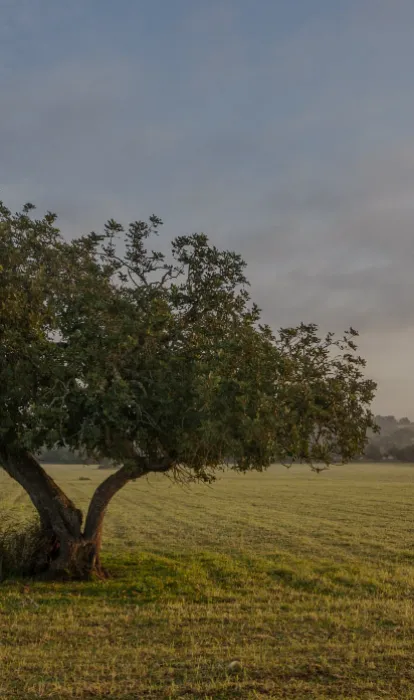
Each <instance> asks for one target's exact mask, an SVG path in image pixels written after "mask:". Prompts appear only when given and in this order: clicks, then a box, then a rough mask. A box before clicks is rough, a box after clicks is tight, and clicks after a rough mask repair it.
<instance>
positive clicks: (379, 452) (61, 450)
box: [40, 416, 414, 466]
mask: <svg viewBox="0 0 414 700" xmlns="http://www.w3.org/2000/svg"><path fill="white" fill-rule="evenodd" d="M375 420H376V422H377V424H378V425H379V427H380V429H381V432H380V433H378V434H375V433H370V434H369V435H368V437H369V442H368V444H367V447H366V449H365V452H364V454H363V455H361V459H363V460H368V461H370V462H382V461H385V460H394V461H398V462H413V463H414V423H412V422H411V421H410V419H409V418H400V419H397V418H395V416H376V417H375ZM40 461H41V462H43V463H44V464H94V461H93V460H90V459H86V458H85V457H82V456H81V455H79V454H77V453H75V452H71V451H70V450H68V449H67V448H66V447H56V448H54V449H53V450H42V452H41V454H40ZM101 464H102V466H110V464H109V463H108V462H107V460H102V462H101Z"/></svg>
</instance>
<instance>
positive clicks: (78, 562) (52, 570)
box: [0, 446, 171, 579]
mask: <svg viewBox="0 0 414 700" xmlns="http://www.w3.org/2000/svg"><path fill="white" fill-rule="evenodd" d="M0 463H1V466H2V467H3V468H4V469H5V471H6V472H7V474H9V476H11V478H12V479H14V480H15V481H17V483H18V484H20V486H22V487H23V489H24V490H25V491H26V492H27V493H28V495H29V497H30V499H31V501H32V503H33V505H34V506H35V508H36V510H37V512H38V514H39V517H40V522H41V526H42V531H43V535H44V542H45V546H44V548H45V551H42V552H39V553H38V560H37V562H35V564H34V566H33V567H32V569H31V573H32V574H39V573H42V574H45V575H46V576H48V577H51V578H60V577H61V576H65V577H66V576H67V577H70V578H75V579H87V578H90V577H92V576H93V575H97V576H100V577H104V576H106V572H105V571H104V570H103V568H102V566H101V562H100V551H101V544H102V527H103V521H104V517H105V514H106V511H107V508H108V505H109V503H110V501H111V500H112V498H113V497H114V496H115V494H116V493H118V491H120V489H122V488H123V487H124V486H125V485H126V484H127V483H128V482H129V481H132V480H135V479H137V478H139V477H141V476H144V475H145V474H148V473H149V472H166V471H168V469H169V468H170V466H171V461H170V460H168V459H167V458H166V459H164V460H160V461H155V462H154V463H153V464H151V465H148V463H147V461H146V460H145V459H144V458H142V457H139V456H137V455H135V459H134V462H132V461H130V462H129V464H128V466H124V467H121V469H119V470H118V471H116V472H114V473H113V474H111V475H110V476H109V477H108V478H107V479H105V481H103V482H102V483H101V484H100V485H99V486H98V487H97V489H96V491H95V493H94V495H93V497H92V500H91V503H90V506H89V509H88V514H87V518H86V522H85V528H84V530H83V531H82V513H81V511H80V510H78V509H77V508H76V507H75V505H74V503H73V502H72V501H71V500H70V499H69V498H68V497H67V496H66V494H65V493H64V492H63V491H62V489H61V488H60V487H59V486H58V485H57V484H56V483H55V481H54V480H53V479H52V478H51V477H50V476H49V474H47V472H46V471H45V470H44V469H43V467H42V466H41V465H40V464H39V462H38V461H37V460H36V459H35V458H34V457H33V455H31V454H30V453H29V452H28V451H26V450H23V449H19V448H14V447H13V448H8V447H4V446H0Z"/></svg>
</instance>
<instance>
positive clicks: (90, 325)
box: [0, 205, 375, 481]
mask: <svg viewBox="0 0 414 700" xmlns="http://www.w3.org/2000/svg"><path fill="white" fill-rule="evenodd" d="M30 212H31V205H27V206H26V207H25V209H24V211H23V213H21V214H16V215H12V214H11V213H10V212H9V211H8V210H7V209H6V208H5V207H4V206H2V207H1V209H0V256H1V257H0V259H1V265H2V267H1V269H0V299H1V302H0V330H1V340H0V342H1V355H0V382H1V386H2V397H1V402H0V426H1V427H0V438H1V440H2V441H3V443H6V444H10V443H13V442H14V443H16V442H17V443H18V444H19V445H20V446H25V447H27V448H28V449H29V450H31V451H38V450H39V449H41V448H42V447H43V446H44V445H46V446H47V447H49V448H52V447H53V446H54V445H55V444H58V445H60V446H63V445H65V446H67V447H68V448H69V449H71V450H75V451H79V452H81V453H82V454H86V455H88V456H99V457H104V458H108V459H110V460H113V461H114V462H116V463H119V464H121V463H122V464H125V465H127V466H128V467H130V469H131V473H134V474H137V475H140V474H141V473H142V471H143V470H144V471H145V470H151V469H152V468H161V467H162V468H163V470H170V471H171V473H173V474H174V476H175V477H177V478H180V477H185V478H195V479H202V480H207V481H209V480H212V479H213V478H214V474H215V471H216V470H217V469H219V468H220V467H221V466H222V465H223V463H225V462H226V461H228V460H229V459H232V460H233V463H234V464H233V468H234V469H237V470H243V471H245V470H249V469H258V470H261V469H263V468H265V467H267V466H268V465H269V464H270V463H272V462H273V461H275V460H283V461H286V462H292V461H298V460H299V461H305V462H307V463H309V464H311V465H318V464H320V463H322V464H329V463H330V462H331V461H332V460H334V459H338V458H341V459H343V460H349V459H350V458H351V457H352V456H354V455H356V454H359V453H360V452H361V451H362V450H363V448H364V445H365V439H366V438H365V436H366V431H367V429H368V428H373V427H374V420H373V416H372V414H371V412H370V410H369V406H370V403H371V401H372V398H373V395H374V391H375V384H374V383H373V382H372V381H370V380H367V379H366V378H365V376H364V367H365V362H364V360H363V359H362V358H360V357H359V356H358V355H357V354H356V345H355V343H354V337H355V336H356V335H357V333H356V331H354V330H353V329H350V331H349V332H347V333H346V334H345V335H344V336H343V338H340V339H339V340H338V339H335V338H334V337H333V335H332V334H328V335H327V336H325V337H319V336H318V329H317V327H316V326H315V325H313V324H310V325H304V324H302V325H300V326H299V327H297V328H290V329H283V330H281V331H280V332H279V333H278V334H277V335H276V334H274V333H273V332H272V331H271V329H270V328H269V327H268V326H266V325H262V324H261V323H260V311H259V309H258V308H257V307H256V306H255V305H254V304H251V303H250V297H249V294H248V282H247V279H246V277H245V274H244V271H245V263H244V261H243V260H242V259H241V258H240V256H239V255H237V254H235V253H232V252H228V251H220V250H218V249H217V248H216V247H215V246H212V245H211V244H210V243H209V241H208V239H207V237H206V236H205V235H204V234H193V235H189V236H179V237H178V238H176V239H175V240H174V241H173V243H172V247H171V255H170V257H169V258H167V257H166V256H165V255H164V254H162V253H161V252H157V251H153V250H150V249H147V241H148V240H149V239H152V238H153V237H154V236H155V235H156V234H157V233H158V231H159V229H160V226H161V224H162V222H161V220H160V219H158V218H157V217H155V216H152V217H151V218H150V220H149V222H148V223H145V222H141V221H138V222H134V223H132V224H131V225H130V226H129V227H128V229H127V230H126V231H125V230H124V229H123V227H122V226H121V225H120V224H118V223H117V222H115V221H113V220H111V221H109V222H108V223H107V225H106V227H105V229H104V232H103V233H102V234H96V233H91V234H90V235H88V236H84V237H81V238H78V239H75V240H73V241H71V242H66V241H64V239H63V238H62V237H61V236H60V233H59V232H58V230H57V229H56V227H55V216H54V215H53V214H50V213H49V214H47V215H46V216H45V217H44V218H43V219H40V220H37V219H33V218H32V217H31V216H30ZM120 251H123V252H120Z"/></svg>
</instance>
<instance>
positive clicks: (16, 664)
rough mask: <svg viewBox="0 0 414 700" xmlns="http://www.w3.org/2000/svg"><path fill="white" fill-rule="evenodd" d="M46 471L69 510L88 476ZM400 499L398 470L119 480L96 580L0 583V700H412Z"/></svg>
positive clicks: (20, 509) (12, 497)
mask: <svg viewBox="0 0 414 700" xmlns="http://www.w3.org/2000/svg"><path fill="white" fill-rule="evenodd" d="M48 469H49V471H50V473H52V474H53V476H54V477H55V478H56V479H57V480H58V482H59V483H60V484H61V485H62V486H63V487H64V488H66V490H67V492H68V494H69V495H70V496H71V497H73V498H74V499H76V502H77V503H78V504H79V505H80V506H86V504H87V502H88V499H89V497H90V494H91V492H92V489H93V487H94V486H95V485H96V484H98V483H99V481H100V480H102V478H103V477H104V476H105V472H102V471H98V470H95V469H94V468H92V467H85V468H82V467H66V466H65V467H48ZM87 479H89V481H88V480H87ZM413 503H414V466H411V465H404V466H402V465H396V464H387V465H380V464H379V465H370V466H368V465H352V466H342V467H341V466H337V467H334V468H333V469H332V470H331V471H330V472H325V473H322V474H320V475H316V474H312V473H311V472H309V471H308V470H307V469H306V468H305V467H295V468H294V469H292V470H290V471H286V470H285V469H284V468H283V467H274V468H272V469H271V470H270V471H269V472H268V473H265V474H249V475H246V476H235V475H226V476H224V477H223V478H222V479H221V480H220V481H219V482H218V483H217V484H216V485H214V486H213V487H205V486H196V487H191V488H187V489H183V488H181V487H178V486H174V485H172V484H170V482H169V481H168V480H167V479H166V478H165V477H153V478H150V479H149V480H147V481H138V482H136V483H134V484H131V485H130V486H128V487H126V488H125V489H124V491H122V492H121V493H120V494H119V495H118V496H117V497H116V499H115V500H114V502H113V504H112V505H111V508H110V511H109V513H108V516H107V521H106V528H105V539H104V550H105V556H104V560H105V563H106V565H107V567H108V568H109V569H110V570H111V571H112V572H113V575H114V577H113V578H112V580H110V581H108V582H104V583H88V584H85V583H83V584H82V583H79V584H78V583H76V584H75V583H72V584H64V583H60V584H53V585H51V584H45V583H27V582H19V581H14V582H5V583H3V584H0V669H1V673H0V698H10V699H11V700H20V699H23V698H24V699H25V700H32V699H34V698H59V699H61V700H66V699H68V698H116V699H117V700H127V699H128V700H132V699H134V700H137V699H139V700H141V699H142V700H144V699H145V698H188V699H191V698H200V699H201V698H203V699H205V700H207V699H211V700H213V699H214V700H216V699H217V700H219V699H220V698H247V699H248V698H252V699H253V698H284V699H286V700H289V699H291V698H296V699H298V700H306V699H307V698H317V699H318V700H324V699H325V698H336V699H338V700H339V699H341V700H351V699H352V700H368V699H369V700H376V699H377V698H387V700H393V699H394V698H395V700H397V699H398V700H404V699H406V698H414V653H413V647H414V608H413V600H414V509H413ZM4 508H6V509H7V511H8V513H12V514H13V516H14V517H16V518H20V517H21V518H24V517H26V515H27V514H28V513H29V512H30V507H29V505H28V500H27V498H26V496H25V495H24V494H23V493H22V492H21V491H20V489H19V487H18V486H17V485H15V484H13V483H12V482H11V481H10V480H9V479H8V478H7V477H6V475H5V474H2V473H0V512H2V509H4ZM234 660H238V661H240V664H241V668H239V667H238V666H237V665H236V666H235V668H236V671H235V672H232V671H231V669H230V668H229V664H230V663H231V662H232V661H234ZM237 669H239V670H237Z"/></svg>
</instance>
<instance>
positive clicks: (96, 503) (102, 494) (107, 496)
mask: <svg viewBox="0 0 414 700" xmlns="http://www.w3.org/2000/svg"><path fill="white" fill-rule="evenodd" d="M145 473H146V471H145V470H144V469H142V468H139V469H137V470H135V471H131V469H130V468H127V467H122V468H121V469H119V470H118V471H116V472H114V473H113V474H111V475H110V476H108V478H107V479H105V481H103V482H102V484H100V485H99V486H98V488H97V489H96V491H95V493H94V495H93V497H92V500H91V502H90V505H89V509H88V514H87V516H86V522H85V530H84V537H85V540H86V541H89V542H93V543H94V545H95V557H96V566H97V567H98V569H99V570H101V571H102V567H101V564H100V551H101V544H102V528H103V521H104V518H105V515H106V511H107V508H108V505H109V503H110V501H111V500H112V498H113V497H114V496H115V494H117V493H118V491H120V490H121V489H122V488H123V487H124V486H125V485H126V484H127V483H128V482H129V481H132V479H137V478H138V477H140V476H143V475H144V474H145ZM103 573H104V572H103Z"/></svg>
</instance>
